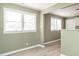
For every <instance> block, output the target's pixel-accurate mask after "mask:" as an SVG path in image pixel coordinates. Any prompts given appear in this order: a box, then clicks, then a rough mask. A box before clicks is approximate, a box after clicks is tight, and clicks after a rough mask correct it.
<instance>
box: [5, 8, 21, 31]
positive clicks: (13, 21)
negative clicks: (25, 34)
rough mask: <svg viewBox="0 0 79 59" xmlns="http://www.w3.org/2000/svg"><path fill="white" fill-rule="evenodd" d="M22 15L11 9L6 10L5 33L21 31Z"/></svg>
mask: <svg viewBox="0 0 79 59" xmlns="http://www.w3.org/2000/svg"><path fill="white" fill-rule="evenodd" d="M21 20H22V14H21V13H19V12H17V11H15V10H11V9H4V21H5V26H4V27H5V28H4V29H5V31H8V32H9V31H21V28H22V27H21V26H22V24H21Z"/></svg>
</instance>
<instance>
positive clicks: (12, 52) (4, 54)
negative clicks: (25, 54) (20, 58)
mask: <svg viewBox="0 0 79 59" xmlns="http://www.w3.org/2000/svg"><path fill="white" fill-rule="evenodd" d="M35 47H42V45H41V44H38V45H34V46H31V47H26V48H23V49H19V50H15V51H11V52H8V53H3V54H0V56H7V55H10V54H14V53H17V52H20V51H23V50H28V49H31V48H35Z"/></svg>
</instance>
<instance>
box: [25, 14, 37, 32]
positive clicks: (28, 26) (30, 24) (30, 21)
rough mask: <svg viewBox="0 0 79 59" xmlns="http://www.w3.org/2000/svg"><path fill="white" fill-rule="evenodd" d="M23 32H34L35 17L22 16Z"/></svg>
mask: <svg viewBox="0 0 79 59" xmlns="http://www.w3.org/2000/svg"><path fill="white" fill-rule="evenodd" d="M24 30H26V31H29V30H31V31H36V16H35V15H29V14H24Z"/></svg>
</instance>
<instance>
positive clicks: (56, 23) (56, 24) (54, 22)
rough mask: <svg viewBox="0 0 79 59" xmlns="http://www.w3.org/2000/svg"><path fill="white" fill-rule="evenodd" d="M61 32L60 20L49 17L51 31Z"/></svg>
mask: <svg viewBox="0 0 79 59" xmlns="http://www.w3.org/2000/svg"><path fill="white" fill-rule="evenodd" d="M52 30H61V19H59V18H54V17H51V31H52Z"/></svg>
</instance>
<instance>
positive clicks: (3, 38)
mask: <svg viewBox="0 0 79 59" xmlns="http://www.w3.org/2000/svg"><path fill="white" fill-rule="evenodd" d="M0 6H1V7H0V54H2V53H6V52H10V51H14V50H18V49H22V48H26V47H28V46H32V45H36V44H40V16H39V14H40V12H39V11H36V10H32V9H28V8H24V7H21V6H18V5H13V4H0ZM3 7H8V8H14V9H18V10H23V11H28V12H32V13H36V14H37V32H31V33H13V34H12V33H9V34H4V33H3V20H4V19H3ZM27 42H28V43H29V45H28V46H26V43H27Z"/></svg>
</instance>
